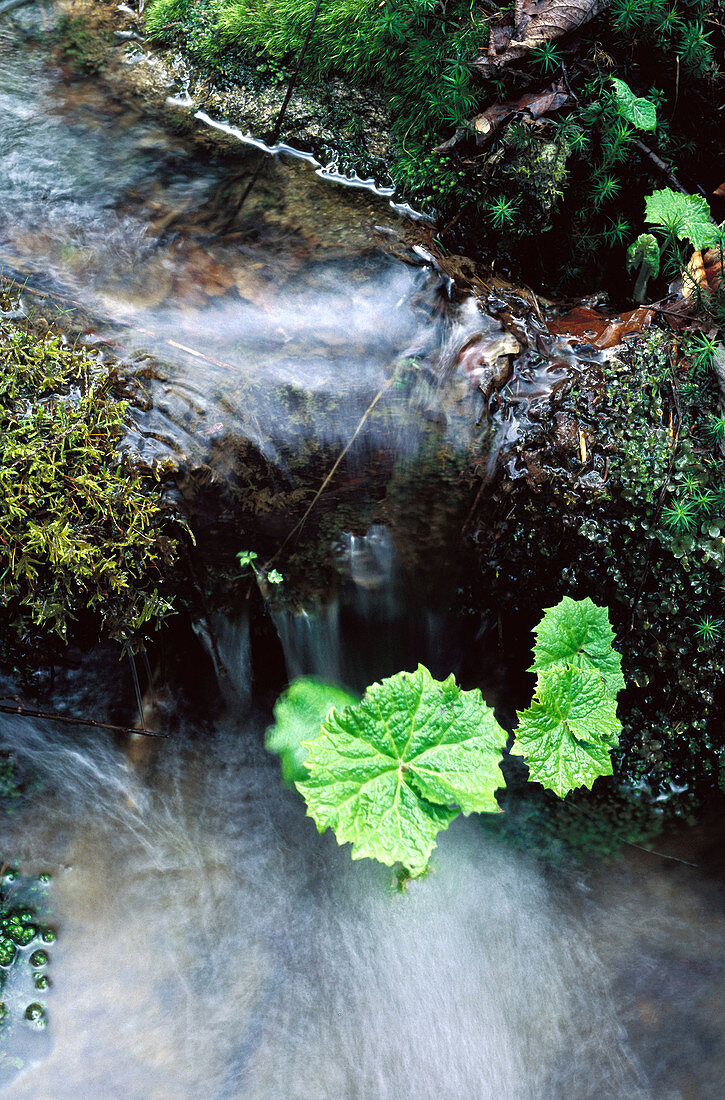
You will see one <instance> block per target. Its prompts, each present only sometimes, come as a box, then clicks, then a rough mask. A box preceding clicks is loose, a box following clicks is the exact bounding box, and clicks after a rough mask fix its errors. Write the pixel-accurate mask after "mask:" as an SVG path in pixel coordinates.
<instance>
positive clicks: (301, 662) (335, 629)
mask: <svg viewBox="0 0 725 1100" xmlns="http://www.w3.org/2000/svg"><path fill="white" fill-rule="evenodd" d="M338 567H339V570H340V587H339V590H338V592H337V593H336V594H335V595H334V596H332V597H330V599H328V601H327V602H325V603H322V602H316V603H314V604H313V605H311V606H310V607H308V608H305V609H303V610H296V611H292V610H287V609H281V610H280V609H272V610H271V614H272V618H273V620H274V623H275V626H276V627H277V631H278V633H279V637H280V640H281V642H282V648H283V651H284V656H285V662H286V665H287V674H288V676H289V678H290V679H294V678H295V677H296V676H310V675H314V676H319V677H320V678H322V679H324V680H329V681H330V682H332V683H336V684H341V685H343V686H345V687H348V688H352V689H354V690H357V691H363V690H364V689H365V688H366V687H367V685H368V684H370V683H372V682H373V681H374V680H379V679H381V678H382V677H384V676H391V675H392V674H393V673H395V672H398V671H400V670H401V669H414V668H415V667H416V665H417V664H418V662H419V661H423V662H426V661H427V660H428V659H429V657H430V656H431V654H430V653H429V649H430V644H429V643H430V642H432V643H433V646H434V647H435V645H436V636H435V627H434V628H433V629H431V625H430V622H429V620H430V619H431V615H433V613H432V612H428V611H427V610H426V609H425V608H424V607H421V606H420V603H419V601H418V600H417V599H415V598H414V595H413V594H412V593H411V592H410V591H409V586H408V584H407V583H406V579H405V577H404V576H403V573H402V570H401V568H400V564H399V562H398V559H397V555H396V552H395V547H394V546H393V540H392V538H391V535H390V532H389V531H388V530H387V528H385V527H383V526H381V525H379V524H374V525H373V526H372V527H370V529H369V530H368V531H367V533H366V534H365V535H356V534H352V533H349V532H345V533H344V534H343V535H342V537H341V540H340V544H339V549H338ZM436 618H437V616H435V615H433V619H434V620H435V619H436Z"/></svg>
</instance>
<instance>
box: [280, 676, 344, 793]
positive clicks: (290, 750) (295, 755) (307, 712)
mask: <svg viewBox="0 0 725 1100" xmlns="http://www.w3.org/2000/svg"><path fill="white" fill-rule="evenodd" d="M356 702H357V696H356V695H351V694H350V692H349V691H343V689H342V688H339V687H335V686H334V685H333V684H325V683H323V682H322V681H321V680H316V679H315V678H314V677H313V676H301V677H300V678H299V679H298V680H293V681H292V683H291V684H290V686H289V687H288V688H287V690H286V691H284V692H282V694H281V695H280V697H279V699H278V700H277V702H276V703H275V704H274V723H275V724H274V725H273V726H270V727H269V729H268V730H267V733H266V735H265V738H264V745H265V748H267V749H269V751H270V752H276V753H277V755H278V756H279V759H280V765H281V767H282V778H283V779H284V781H285V783H290V784H292V783H295V782H296V781H297V780H298V779H306V778H307V776H308V774H309V772H308V770H307V768H306V767H305V763H304V761H305V757H306V756H307V749H305V748H303V747H302V742H303V741H309V740H310V739H311V738H313V737H316V736H317V735H318V734H319V732H320V728H321V726H322V723H323V721H324V719H325V717H326V716H327V714H328V712H329V711H330V710H331V709H332V708H333V707H347V706H349V705H350V704H351V703H356Z"/></svg>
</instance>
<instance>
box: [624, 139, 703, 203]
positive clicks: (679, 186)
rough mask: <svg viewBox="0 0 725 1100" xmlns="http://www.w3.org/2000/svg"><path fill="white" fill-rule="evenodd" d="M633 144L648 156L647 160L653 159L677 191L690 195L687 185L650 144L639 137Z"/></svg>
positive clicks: (656, 166)
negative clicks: (684, 185) (684, 184)
mask: <svg viewBox="0 0 725 1100" xmlns="http://www.w3.org/2000/svg"><path fill="white" fill-rule="evenodd" d="M633 145H634V146H635V148H636V149H639V151H640V153H642V155H643V156H645V157H647V160H649V161H651V162H652V164H653V165H654V166H655V168H656V169H657V171H658V172H659V173H660V175H661V176H664V177H665V179H666V180H667V182H668V183H670V184H671V185H672V187H674V189H675V191H679V192H680V194H682V195H689V194H690V192H689V190H688V188H687V187H683V186H682V184H681V183H680V181H679V180H678V178H677V176H676V175H675V174H674V172H673V171H672V169H671V168H669V167H668V166H667V165H666V164H665V162H664V161H663V160H662V158H661V157H658V156H657V154H656V153H653V152H652V150H651V149H650V148H649V146H648V145H645V143H644V142H643V141H640V140H639V138H635V139H634V142H633Z"/></svg>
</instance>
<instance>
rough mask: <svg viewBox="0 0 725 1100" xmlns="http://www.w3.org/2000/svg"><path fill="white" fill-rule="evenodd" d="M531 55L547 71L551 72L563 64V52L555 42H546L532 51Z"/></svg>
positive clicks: (536, 63) (535, 62)
mask: <svg viewBox="0 0 725 1100" xmlns="http://www.w3.org/2000/svg"><path fill="white" fill-rule="evenodd" d="M529 57H530V58H531V60H532V61H533V62H534V64H535V65H538V66H539V68H540V69H543V70H544V72H545V73H551V72H553V71H554V69H558V68H559V66H560V65H561V54H560V52H559V49H558V47H557V46H555V45H554V43H553V42H544V43H543V44H542V45H541V46H537V47H536V49H533V50H532V51H531V53H530V54H529Z"/></svg>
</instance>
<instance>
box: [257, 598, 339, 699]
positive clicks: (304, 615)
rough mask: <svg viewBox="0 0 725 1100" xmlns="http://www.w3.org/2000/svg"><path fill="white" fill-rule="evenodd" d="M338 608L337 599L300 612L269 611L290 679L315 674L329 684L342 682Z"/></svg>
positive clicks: (286, 610) (314, 605)
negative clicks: (280, 643)
mask: <svg viewBox="0 0 725 1100" xmlns="http://www.w3.org/2000/svg"><path fill="white" fill-rule="evenodd" d="M339 611H340V608H339V601H338V600H337V598H334V599H332V600H330V602H329V603H327V604H318V603H315V604H313V605H312V606H311V607H310V608H309V609H304V610H302V611H290V610H288V609H272V610H271V615H272V619H273V621H274V625H275V626H276V628H277V633H278V634H279V638H280V641H281V642H282V650H283V652H284V659H285V664H286V665H287V675H288V676H289V678H290V680H294V679H295V678H296V677H297V676H319V677H320V678H321V679H323V680H328V681H330V682H331V683H342V682H343V678H342V670H341V665H340V661H341V656H342V643H341V640H340V615H339Z"/></svg>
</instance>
